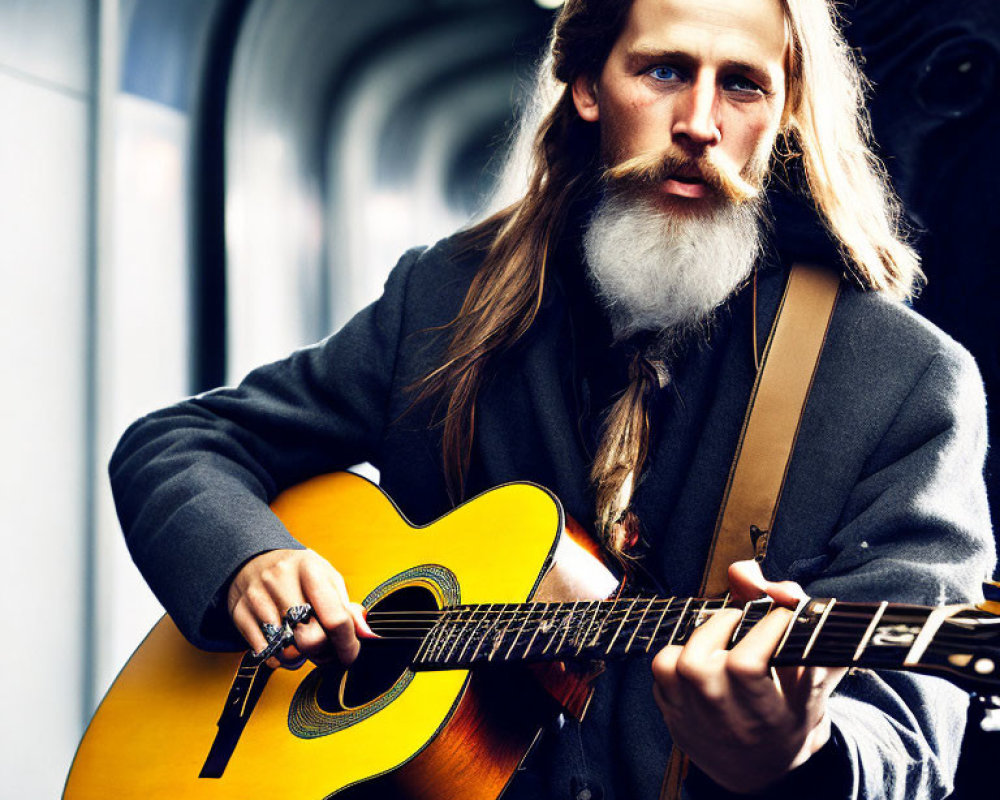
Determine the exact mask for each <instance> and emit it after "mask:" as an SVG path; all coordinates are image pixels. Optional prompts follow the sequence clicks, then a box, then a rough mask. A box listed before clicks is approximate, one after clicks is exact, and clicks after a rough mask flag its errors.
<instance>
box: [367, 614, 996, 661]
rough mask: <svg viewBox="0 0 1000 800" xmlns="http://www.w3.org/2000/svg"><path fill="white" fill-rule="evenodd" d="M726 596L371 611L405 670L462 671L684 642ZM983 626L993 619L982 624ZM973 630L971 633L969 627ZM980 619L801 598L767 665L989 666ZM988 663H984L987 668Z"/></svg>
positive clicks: (749, 617)
mask: <svg viewBox="0 0 1000 800" xmlns="http://www.w3.org/2000/svg"><path fill="white" fill-rule="evenodd" d="M727 603H728V600H720V599H712V600H705V599H693V598H676V597H666V598H664V597H629V598H618V599H615V600H600V601H596V600H595V601H578V602H572V603H519V604H493V605H467V606H454V607H450V608H446V609H443V610H441V611H429V612H404V611H400V612H384V613H378V612H373V613H372V614H370V615H369V618H368V620H369V624H370V625H371V626H372V629H373V630H374V631H375V632H376V633H378V634H379V635H381V636H384V637H386V638H410V639H413V638H419V639H420V640H421V643H420V646H419V649H418V650H417V653H416V656H415V658H414V660H413V665H412V666H413V669H416V670H421V669H423V670H428V669H455V668H470V667H474V666H477V665H481V664H488V663H504V662H533V661H564V660H574V661H581V660H582V661H587V660H602V661H603V660H611V659H621V658H627V657H630V656H637V655H643V654H652V653H655V652H656V650H658V649H659V648H660V647H663V646H665V645H669V644H684V643H685V642H686V641H687V640H688V638H689V637H690V635H691V634H692V632H693V631H694V630H696V629H697V628H698V626H699V625H701V624H702V623H703V622H705V621H706V620H707V619H709V618H710V617H711V616H712V615H713V614H715V613H716V612H717V611H719V610H720V609H721V608H724V607H726V605H727ZM772 607H773V604H772V602H771V601H770V600H768V599H763V600H756V601H754V602H751V603H749V604H747V606H746V607H745V608H744V609H743V611H742V617H741V619H740V622H739V625H738V626H737V628H736V630H735V632H734V634H733V636H732V639H731V642H730V645H733V644H735V643H737V642H738V641H739V640H740V639H742V637H743V636H744V635H745V634H746V632H747V631H749V630H750V628H751V627H753V625H754V624H755V623H757V622H759V621H760V620H761V619H763V618H764V616H765V615H766V614H767V613H768V612H769V611H771V609H772ZM988 627H989V628H992V627H993V626H988ZM977 631H978V634H977ZM987 634H988V635H994V633H993V631H992V630H984V629H983V628H982V621H981V620H972V619H965V618H963V617H962V615H961V614H958V615H951V614H943V613H942V610H940V609H933V608H929V607H925V606H909V605H900V604H889V603H881V604H876V603H853V602H838V601H836V600H832V599H826V600H818V599H814V600H809V601H804V602H803V603H802V604H801V605H800V606H799V608H797V609H796V610H795V612H794V614H793V615H792V616H791V618H790V622H789V623H788V627H787V629H786V632H785V636H784V638H783V640H782V641H781V643H780V645H779V647H778V648H777V650H776V651H775V654H774V656H773V658H772V664H774V665H775V666H781V665H797V664H806V665H825V666H864V667H873V668H882V669H900V668H906V669H928V670H934V671H942V670H947V671H950V672H953V673H956V672H958V673H962V672H966V671H975V672H977V673H978V675H979V676H983V675H984V672H987V671H992V670H993V665H992V664H986V663H985V662H983V661H981V660H980V661H979V662H978V663H970V662H972V661H973V658H972V656H971V655H969V656H968V658H966V655H965V651H969V652H970V653H971V646H972V645H973V644H974V641H973V640H974V639H975V637H976V636H977V635H987ZM987 667H988V668H989V669H986V668H987Z"/></svg>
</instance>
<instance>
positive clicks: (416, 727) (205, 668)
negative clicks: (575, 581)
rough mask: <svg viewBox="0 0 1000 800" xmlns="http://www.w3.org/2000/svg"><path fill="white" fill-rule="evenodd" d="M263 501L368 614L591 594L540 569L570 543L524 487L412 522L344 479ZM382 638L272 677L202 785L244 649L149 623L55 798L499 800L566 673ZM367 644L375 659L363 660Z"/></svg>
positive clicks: (597, 588)
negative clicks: (369, 679) (444, 653)
mask: <svg viewBox="0 0 1000 800" xmlns="http://www.w3.org/2000/svg"><path fill="white" fill-rule="evenodd" d="M273 508H274V511H275V512H276V513H277V515H278V516H279V517H280V518H281V519H282V521H283V522H284V523H285V525H286V527H287V528H288V529H289V530H290V531H291V532H292V534H293V535H294V536H295V537H296V538H297V539H298V540H299V541H301V542H302V543H303V544H305V545H306V546H307V547H310V548H311V549H313V550H315V551H317V552H319V553H320V554H321V555H323V556H324V557H325V558H327V559H328V560H329V561H330V562H331V563H332V564H333V565H334V566H335V567H336V568H337V569H338V571H340V572H341V574H342V575H344V578H345V580H346V582H347V588H348V592H349V593H350V596H351V598H352V599H356V600H359V601H362V600H363V601H364V603H365V605H366V607H371V606H372V605H377V604H379V603H386V604H391V603H392V602H393V598H406V599H407V602H409V601H411V600H413V599H416V601H417V602H418V604H423V606H422V607H425V608H427V609H434V608H439V607H442V606H444V605H456V604H473V603H477V604H478V603H517V602H524V601H525V600H527V599H530V598H538V599H565V598H564V597H560V595H561V594H565V593H566V592H575V593H578V594H579V593H582V594H587V592H588V590H587V589H585V588H582V587H579V586H569V585H568V584H567V581H566V579H565V577H560V575H561V572H560V569H559V568H557V567H556V566H555V565H556V564H557V563H558V562H560V561H567V562H573V561H576V562H579V560H580V557H581V556H580V553H581V552H582V550H581V547H580V546H579V545H578V544H575V543H573V542H571V541H570V537H569V536H567V535H564V533H563V513H562V510H561V507H560V506H559V504H558V502H557V501H556V500H555V499H554V497H552V495H550V494H549V493H548V492H546V491H544V490H542V489H539V488H538V487H535V486H531V485H528V484H509V485H507V486H503V487H500V488H498V489H495V490H493V491H490V492H488V493H486V494H484V495H481V496H480V497H479V498H477V499H475V500H474V501H471V502H469V503H467V504H465V505H463V506H461V507H460V508H458V509H456V510H455V511H453V512H451V513H450V514H448V515H446V516H445V517H442V518H441V519H439V520H437V521H436V522H434V523H432V524H431V525H428V526H426V527H423V528H415V527H413V526H411V525H409V524H408V523H407V522H406V520H405V519H403V518H402V517H401V515H400V514H399V512H398V510H397V509H396V508H395V506H394V505H393V504H392V502H391V501H390V500H389V499H388V498H387V497H386V496H385V495H384V494H383V493H382V492H381V490H380V489H379V488H378V487H376V486H375V485H373V484H371V483H369V482H368V481H366V480H364V479H363V478H359V477H357V476H355V475H351V474H349V473H338V474H334V475H327V476H322V477H320V478H315V479H313V480H311V481H308V482H306V483H304V484H301V485H300V486H297V487H295V488H293V489H290V490H288V491H287V492H285V493H284V494H282V495H281V496H280V497H279V498H278V499H277V500H276V501H275V503H274V505H273ZM573 541H575V540H573ZM561 554H568V558H565V559H564V558H562V557H561ZM595 563H596V562H595ZM577 567H578V564H577V565H569V566H568V567H567V569H572V570H573V571H574V572H579V570H578V568H577ZM601 571H603V567H600V570H598V569H597V567H594V569H593V575H595V576H597V577H596V578H595V579H594V581H592V588H591V589H590V590H589V592H590V594H591V596H596V594H597V593H603V594H606V593H607V589H608V587H609V586H610V585H613V580H612V579H611V578H610V575H609V574H608V573H606V571H604V572H603V576H601ZM609 581H610V583H609ZM388 607H391V605H389V606H388ZM415 646H416V645H414V649H415ZM381 647H382V643H381V642H378V641H373V642H365V643H364V644H363V646H362V658H361V659H359V662H358V664H357V665H355V666H352V668H351V670H348V671H347V672H346V674H345V672H344V671H343V670H341V669H339V668H338V667H335V666H331V667H323V668H318V667H315V666H314V665H312V664H311V663H307V664H306V665H305V666H304V667H302V668H301V669H299V670H297V671H288V670H277V671H275V672H274V673H273V674H272V675H271V676H270V679H269V680H268V682H267V684H266V686H265V687H264V690H263V693H262V694H261V696H260V699H259V702H258V703H257V705H256V707H254V708H253V711H252V714H251V715H250V718H249V721H248V722H247V724H246V727H245V728H244V729H243V730H242V732H241V733H240V735H239V738H238V741H237V742H236V744H235V747H234V748H233V750H232V754H231V756H230V757H229V759H228V761H227V762H226V764H225V768H224V770H223V771H222V774H221V776H219V777H215V778H204V777H199V772H200V771H201V770H202V767H203V765H204V764H205V760H206V757H207V755H208V753H209V750H210V748H211V746H212V742H213V739H214V738H215V735H216V731H217V722H218V720H219V717H220V714H221V713H222V710H223V706H224V705H225V703H226V700H227V696H228V694H229V690H230V686H231V685H232V683H233V679H234V676H235V674H236V672H237V669H238V668H239V666H240V663H241V657H242V654H238V653H206V652H202V651H200V650H197V649H196V648H194V647H192V646H191V645H190V644H188V643H187V642H186V640H184V639H183V637H182V636H181V635H180V633H179V632H178V630H177V628H176V627H175V626H174V624H173V623H172V622H171V620H170V619H169V618H167V617H164V618H163V619H162V620H161V621H160V622H159V623H158V624H157V625H156V627H155V628H154V629H153V630H152V631H151V632H150V634H149V635H148V637H147V638H146V640H145V641H144V642H143V643H142V645H141V646H140V647H139V649H138V650H137V651H136V653H135V654H134V655H133V656H132V658H131V659H130V660H129V662H128V663H127V664H126V665H125V667H124V668H123V670H122V672H121V674H120V675H119V676H118V678H117V680H116V681H115V683H114V685H113V686H112V687H111V689H110V691H109V692H108V694H107V696H106V697H105V699H104V701H103V702H102V703H101V705H100V707H99V709H98V710H97V713H96V714H95V716H94V718H93V720H92V722H91V724H90V726H89V728H88V730H87V732H86V734H85V736H84V739H83V741H82V742H81V744H80V747H79V750H78V752H77V755H76V758H75V760H74V763H73V766H72V768H71V770H70V774H69V777H68V779H67V784H66V790H65V794H64V797H65V798H67V800H90V799H91V798H94V799H95V800H96V799H97V798H100V799H101V800H105V799H106V798H109V797H117V798H131V797H135V798H140V797H141V798H148V799H149V800H155V799H156V798H171V799H172V800H173V798H177V797H183V798H190V799H191V800H194V799H195V798H241V799H242V798H256V797H261V798H270V797H281V798H287V800H298V799H299V798H301V799H302V800H320V798H325V797H330V796H335V797H337V798H351V800H360V798H367V797H379V798H394V797H399V798H439V797H449V798H470V799H471V798H475V799H477V800H478V798H483V799H484V800H486V799H487V798H495V797H498V796H499V795H500V794H501V793H502V792H503V789H504V787H505V786H506V785H507V783H508V781H509V780H510V778H511V777H512V775H513V773H514V770H515V769H516V768H517V766H518V764H519V763H520V762H521V760H522V759H523V757H524V756H525V754H526V753H527V751H528V749H529V748H530V746H531V744H532V742H533V740H534V738H535V737H536V735H537V732H538V730H539V727H540V725H541V724H542V723H543V722H544V719H545V717H546V715H550V714H551V713H552V708H553V704H552V703H551V702H546V701H548V700H551V698H552V697H553V696H559V697H561V699H562V700H563V701H564V704H567V703H568V701H569V700H572V699H573V698H575V699H576V700H577V701H579V700H580V697H581V691H583V690H582V689H581V686H580V685H579V683H578V682H576V683H575V682H574V680H573V679H570V678H569V677H568V674H567V673H563V674H564V675H567V677H566V679H565V680H564V681H560V680H558V670H548V672H547V674H548V675H549V676H552V675H556V677H557V680H556V681H554V682H553V681H552V680H548V681H547V686H546V687H545V689H543V688H542V683H543V682H539V680H537V677H536V675H535V674H534V673H533V672H531V671H529V670H527V669H525V668H523V667H522V668H512V669H503V670H493V669H491V668H490V669H486V670H477V671H476V672H475V673H474V674H470V672H469V671H467V670H443V671H418V672H412V671H410V670H409V669H407V668H406V664H407V663H408V661H407V658H408V657H410V656H412V652H411V653H405V654H403V655H402V656H399V654H398V653H396V652H395V651H392V652H390V650H391V648H390V649H387V650H380V648H381ZM380 653H388V655H389V656H390V657H388V658H385V659H382V663H379V664H376V663H375V660H377V659H379V655H380ZM395 656H399V659H400V660H398V663H396V664H394V663H393V657H395ZM364 659H367V660H368V663H369V664H373V665H374V666H375V667H377V668H376V669H371V670H369V671H368V672H367V673H364V674H376V678H375V679H374V683H372V684H371V685H367V684H366V681H365V680H362V679H361V678H357V677H355V676H357V675H361V674H362V673H363V670H365V669H367V668H366V667H364V661H363V660H364ZM552 666H558V665H552ZM379 673H381V674H379ZM584 689H585V687H584ZM577 704H578V705H579V703H577Z"/></svg>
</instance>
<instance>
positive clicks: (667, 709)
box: [653, 645, 682, 721]
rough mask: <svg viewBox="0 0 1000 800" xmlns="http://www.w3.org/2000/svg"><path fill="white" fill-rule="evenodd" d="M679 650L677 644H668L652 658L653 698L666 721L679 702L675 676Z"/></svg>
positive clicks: (678, 690)
mask: <svg viewBox="0 0 1000 800" xmlns="http://www.w3.org/2000/svg"><path fill="white" fill-rule="evenodd" d="M681 650H682V648H681V647H680V646H678V645H670V646H667V647H664V648H661V649H660V651H659V652H658V653H657V654H656V656H655V657H654V658H653V699H654V700H655V701H656V705H657V706H658V707H659V709H660V713H662V714H663V717H664V719H666V720H668V721H670V720H671V719H672V718H673V716H674V715H675V714H676V713H677V710H678V709H679V707H680V703H681V698H680V687H679V685H678V677H677V659H678V658H679V657H680V654H681Z"/></svg>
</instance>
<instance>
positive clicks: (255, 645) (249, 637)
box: [231, 598, 281, 669]
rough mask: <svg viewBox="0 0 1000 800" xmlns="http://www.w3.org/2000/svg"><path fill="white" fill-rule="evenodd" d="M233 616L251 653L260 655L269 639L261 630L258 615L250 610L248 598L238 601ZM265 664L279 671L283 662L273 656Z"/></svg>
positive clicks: (237, 628)
mask: <svg viewBox="0 0 1000 800" xmlns="http://www.w3.org/2000/svg"><path fill="white" fill-rule="evenodd" d="M231 616H232V619H233V624H234V625H235V626H236V630H238V631H239V633H240V636H242V637H243V638H244V639H245V640H246V642H247V645H248V646H249V648H250V651H251V652H253V653H259V652H261V651H262V650H263V649H264V648H265V647H267V645H268V642H267V638H266V637H265V636H264V632H263V631H262V630H261V628H260V623H259V622H258V621H257V615H256V613H255V612H254V611H253V610H252V609H251V608H250V604H249V602H247V600H246V598H242V599H241V600H239V601H237V603H236V605H235V606H234V607H233V609H232V612H231ZM264 663H265V664H267V666H269V667H270V668H271V669H278V668H279V667H280V666H281V661H279V660H278V658H276V657H275V656H271V657H270V658H269V659H267V661H265V662H264Z"/></svg>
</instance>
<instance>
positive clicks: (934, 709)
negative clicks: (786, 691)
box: [805, 342, 995, 800]
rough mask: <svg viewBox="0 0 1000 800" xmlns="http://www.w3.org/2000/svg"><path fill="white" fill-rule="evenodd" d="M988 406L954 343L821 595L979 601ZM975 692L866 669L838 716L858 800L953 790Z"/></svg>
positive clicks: (817, 593) (854, 497)
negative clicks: (969, 694)
mask: <svg viewBox="0 0 1000 800" xmlns="http://www.w3.org/2000/svg"><path fill="white" fill-rule="evenodd" d="M985 409H986V404H985V397H984V393H983V385H982V380H981V378H980V376H979V372H978V369H977V367H976V365H975V362H974V361H973V360H972V357H971V356H970V355H969V354H968V353H967V352H965V351H964V350H963V349H961V348H960V347H958V346H957V345H954V344H953V343H951V342H948V343H947V346H946V347H945V348H944V349H942V350H940V351H938V352H937V354H936V355H934V356H933V357H932V358H931V360H930V361H929V363H928V365H927V367H926V369H925V370H924V371H923V373H922V375H921V376H920V378H919V380H918V381H917V382H916V384H915V385H914V386H913V388H912V389H911V391H910V392H909V394H908V395H907V396H906V398H905V400H904V401H903V403H902V404H901V406H900V408H899V410H898V412H897V414H896V415H895V417H894V419H893V421H892V423H891V425H890V426H889V428H888V429H887V431H886V433H885V435H884V436H883V437H882V440H881V441H880V442H879V445H878V446H877V447H876V448H875V450H874V451H873V453H872V455H871V456H870V458H869V459H868V462H867V464H866V465H865V469H864V472H863V474H862V477H861V478H860V480H859V481H858V482H857V483H856V485H855V487H854V489H853V491H852V492H851V493H850V496H849V498H848V501H847V504H846V506H845V508H844V512H843V515H842V518H841V524H840V526H839V527H838V530H837V531H836V533H835V535H834V536H833V538H832V539H831V542H830V550H829V553H830V555H831V558H830V561H829V563H828V565H827V567H826V569H825V570H823V571H822V572H821V573H820V574H819V576H818V577H817V578H816V579H815V580H813V581H811V582H810V583H809V584H807V585H806V586H805V589H806V591H807V592H808V593H809V594H810V595H811V596H814V597H842V598H845V597H846V598H851V599H857V600H871V601H875V600H881V599H885V598H892V599H893V600H895V601H898V602H913V603H920V604H946V603H960V602H978V601H979V600H981V599H982V595H981V581H982V580H985V579H987V578H989V576H990V573H991V571H992V569H993V566H994V562H995V554H994V543H993V537H992V534H991V527H990V519H989V510H988V506H987V501H986V490H985V484H984V481H983V461H984V458H985V453H986V414H985ZM967 705H968V700H967V697H966V695H965V693H964V692H963V691H962V690H960V689H958V688H956V687H955V686H953V685H951V684H950V683H948V682H946V681H945V680H943V679H940V678H934V677H929V676H922V675H915V674H913V673H903V672H871V671H867V670H866V671H859V672H857V673H855V674H852V675H850V676H848V677H847V678H846V679H845V680H844V681H843V683H842V684H841V687H840V688H839V689H838V691H837V693H836V694H835V695H834V696H833V697H832V698H831V700H830V704H829V711H830V715H831V720H832V722H833V724H834V726H835V728H836V729H837V731H838V737H839V740H840V746H841V749H842V753H843V754H845V755H846V757H847V759H848V761H849V762H850V766H851V775H852V780H853V789H852V791H851V793H850V794H848V795H847V796H850V797H859V798H887V799H888V798H892V799H893V800H896V799H898V800H904V798H913V797H921V798H938V797H945V796H946V795H947V794H949V793H950V792H951V789H952V783H953V780H954V774H955V770H956V767H957V763H958V757H959V750H960V745H961V741H962V735H963V730H964V727H965V718H966V709H967Z"/></svg>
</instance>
